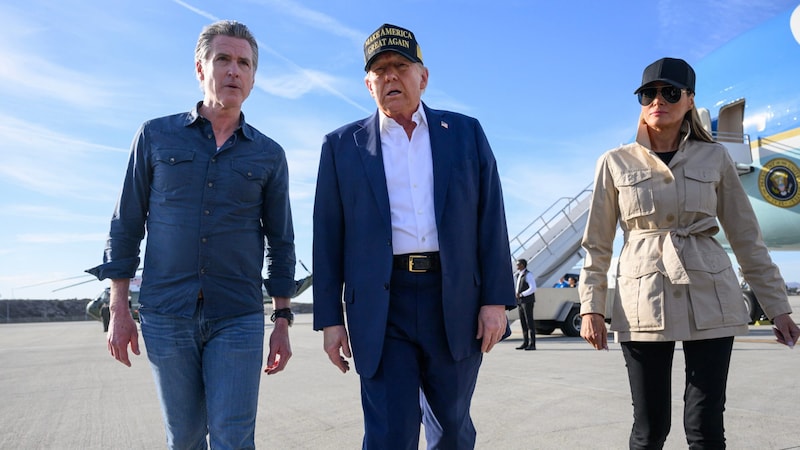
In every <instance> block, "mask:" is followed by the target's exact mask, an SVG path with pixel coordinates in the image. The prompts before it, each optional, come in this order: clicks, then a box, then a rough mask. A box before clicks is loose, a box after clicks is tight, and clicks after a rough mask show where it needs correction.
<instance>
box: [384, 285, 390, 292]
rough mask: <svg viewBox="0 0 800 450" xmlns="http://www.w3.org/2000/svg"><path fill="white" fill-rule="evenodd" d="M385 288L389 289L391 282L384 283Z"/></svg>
mask: <svg viewBox="0 0 800 450" xmlns="http://www.w3.org/2000/svg"><path fill="white" fill-rule="evenodd" d="M383 289H385V290H387V291H388V290H389V283H383Z"/></svg>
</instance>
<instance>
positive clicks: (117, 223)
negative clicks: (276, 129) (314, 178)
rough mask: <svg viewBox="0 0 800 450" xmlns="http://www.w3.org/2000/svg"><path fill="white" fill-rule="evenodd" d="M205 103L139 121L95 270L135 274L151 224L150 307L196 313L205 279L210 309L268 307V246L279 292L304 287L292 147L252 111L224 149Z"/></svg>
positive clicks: (116, 275) (145, 304)
mask: <svg viewBox="0 0 800 450" xmlns="http://www.w3.org/2000/svg"><path fill="white" fill-rule="evenodd" d="M199 105H200V104H199V103H198V105H197V106H195V108H194V109H193V110H192V111H190V112H188V113H182V114H176V115H172V116H167V117H162V118H159V119H155V120H151V121H149V122H146V123H144V124H143V125H142V127H141V128H140V129H139V131H138V133H137V135H136V137H135V139H134V141H133V144H132V151H131V158H130V161H129V163H128V170H127V173H126V175H125V182H124V184H123V187H122V193H121V195H120V198H119V201H118V203H117V207H116V210H115V212H114V215H113V217H112V220H111V230H110V233H109V237H108V241H107V244H106V250H105V254H104V257H103V264H101V265H99V266H97V267H94V268H92V269H89V270H88V271H87V272H89V273H92V274H94V275H95V276H97V277H98V278H99V279H101V280H102V279H105V278H112V279H120V278H131V277H133V276H134V274H135V271H136V269H137V267H138V266H139V262H140V260H139V245H140V243H141V240H142V239H143V238H144V235H145V229H146V231H147V249H146V251H145V257H144V258H145V261H144V271H143V273H142V286H141V291H140V293H139V303H140V307H141V308H142V310H145V311H146V310H148V309H152V310H154V311H157V312H159V313H162V314H170V315H177V316H183V317H192V315H193V313H194V311H195V309H196V306H197V298H198V293H199V292H200V290H201V289H202V292H203V298H204V300H203V302H204V312H203V313H204V316H205V317H206V318H220V317H230V316H236V315H240V314H247V313H251V312H256V311H262V310H263V295H262V291H261V283H262V275H261V271H262V267H263V262H264V252H265V248H266V250H267V254H266V259H267V280H266V281H265V286H266V289H267V292H268V293H269V295H271V296H277V297H291V295H292V294H293V293H294V289H295V284H294V267H295V254H294V231H293V228H292V216H291V208H290V204H289V189H288V184H289V174H288V168H287V164H286V155H285V153H284V151H283V149H282V148H281V147H280V145H278V144H277V143H276V142H274V141H273V140H271V139H270V138H268V137H266V136H265V135H263V134H262V133H260V132H259V131H258V130H256V129H255V128H253V127H251V126H250V125H248V124H247V123H245V121H244V115H242V117H241V120H240V127H239V128H238V129H237V130H236V131H235V132H234V134H233V135H232V136H231V138H230V139H228V141H226V142H225V144H224V145H222V147H221V148H219V149H217V148H216V139H215V137H214V132H213V130H212V127H211V123H210V122H209V121H208V120H206V119H205V118H203V117H201V116H200V114H199V109H198V108H199ZM265 238H266V242H265Z"/></svg>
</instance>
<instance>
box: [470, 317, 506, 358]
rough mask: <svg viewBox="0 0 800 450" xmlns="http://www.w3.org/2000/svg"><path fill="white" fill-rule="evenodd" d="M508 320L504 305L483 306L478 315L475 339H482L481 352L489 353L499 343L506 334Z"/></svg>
mask: <svg viewBox="0 0 800 450" xmlns="http://www.w3.org/2000/svg"><path fill="white" fill-rule="evenodd" d="M507 323H508V318H507V317H506V307H505V306H504V305H483V306H481V310H480V312H479V313H478V334H477V336H475V339H482V342H481V351H482V352H483V353H489V352H490V351H491V350H492V348H493V347H494V344H497V343H498V342H500V339H502V338H503V334H504V333H505V332H506V325H507Z"/></svg>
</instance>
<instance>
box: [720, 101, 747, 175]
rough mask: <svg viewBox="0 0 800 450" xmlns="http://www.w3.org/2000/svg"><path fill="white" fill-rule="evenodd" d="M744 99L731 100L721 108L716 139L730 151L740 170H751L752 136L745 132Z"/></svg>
mask: <svg viewBox="0 0 800 450" xmlns="http://www.w3.org/2000/svg"><path fill="white" fill-rule="evenodd" d="M744 103H745V101H744V99H743V98H742V99H739V100H736V101H734V102H731V103H729V104H727V105H725V106H723V107H722V108H720V110H719V118H718V119H717V132H716V136H715V137H716V139H717V141H719V142H720V143H722V144H723V145H724V146H725V147H726V148H727V149H728V153H730V155H731V158H733V161H734V162H735V163H736V167H737V169H739V171H740V172H749V171H750V170H751V168H750V165H751V164H753V154H752V152H751V150H750V136H747V135H745V134H744Z"/></svg>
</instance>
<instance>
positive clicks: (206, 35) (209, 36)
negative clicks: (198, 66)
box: [194, 20, 258, 72]
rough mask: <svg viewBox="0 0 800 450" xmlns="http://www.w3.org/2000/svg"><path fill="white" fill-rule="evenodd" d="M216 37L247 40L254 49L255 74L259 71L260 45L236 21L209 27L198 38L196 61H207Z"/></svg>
mask: <svg viewBox="0 0 800 450" xmlns="http://www.w3.org/2000/svg"><path fill="white" fill-rule="evenodd" d="M215 36H230V37H235V38H240V39H245V40H246V41H247V42H248V43H249V44H250V48H251V49H253V72H255V71H256V70H257V69H258V43H257V42H256V38H255V36H253V34H252V33H251V32H250V30H249V29H248V28H247V26H246V25H245V24H243V23H241V22H237V21H235V20H220V21H218V22H214V23H212V24H211V25H207V26H206V27H205V28H203V31H201V32H200V37H198V38H197V47H195V49H194V60H195V62H197V61H205V60H206V58H208V53H209V52H210V51H211V41H212V40H213V39H214V37H215Z"/></svg>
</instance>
